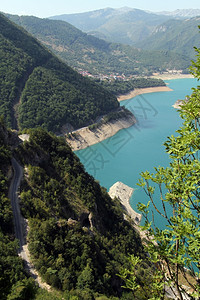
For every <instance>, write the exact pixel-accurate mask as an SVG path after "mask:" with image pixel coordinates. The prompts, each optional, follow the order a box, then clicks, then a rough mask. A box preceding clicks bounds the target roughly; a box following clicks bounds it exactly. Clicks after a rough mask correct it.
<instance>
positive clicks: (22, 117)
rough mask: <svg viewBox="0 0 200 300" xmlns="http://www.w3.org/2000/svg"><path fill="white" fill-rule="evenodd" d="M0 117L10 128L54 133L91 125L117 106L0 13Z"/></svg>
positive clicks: (89, 81)
mask: <svg viewBox="0 0 200 300" xmlns="http://www.w3.org/2000/svg"><path fill="white" fill-rule="evenodd" d="M0 32H1V34H0V57H1V66H0V68H1V69H0V79H1V80H0V93H1V94H0V115H4V117H5V121H6V124H7V125H9V126H10V127H12V128H16V129H20V130H22V129H24V128H32V127H37V126H41V127H43V128H46V129H48V130H51V131H54V132H56V131H59V130H60V129H61V127H62V125H64V124H70V125H71V126H73V127H74V128H78V127H81V126H83V125H85V124H88V123H92V122H93V121H94V120H95V118H96V117H97V116H99V115H102V114H105V113H107V112H109V111H111V110H113V109H115V108H117V107H118V106H119V104H118V102H117V99H116V98H115V97H114V96H113V95H111V94H110V93H109V92H108V91H106V90H104V89H103V88H102V87H99V86H98V85H96V84H95V83H94V82H92V81H91V80H89V79H87V78H83V77H82V76H81V75H79V74H78V73H77V72H75V71H73V70H72V69H71V68H70V67H68V66H67V65H66V64H64V63H63V62H61V61H60V60H59V59H57V58H56V57H55V56H54V55H52V54H51V53H50V52H49V51H48V50H47V49H45V48H44V47H43V46H42V45H41V44H40V43H39V42H38V41H37V40H36V39H34V38H33V37H31V36H30V35H29V34H28V33H27V32H25V31H24V30H23V29H21V28H19V27H17V26H16V25H14V24H12V23H11V22H10V21H9V20H8V19H7V18H5V17H4V16H3V15H0Z"/></svg>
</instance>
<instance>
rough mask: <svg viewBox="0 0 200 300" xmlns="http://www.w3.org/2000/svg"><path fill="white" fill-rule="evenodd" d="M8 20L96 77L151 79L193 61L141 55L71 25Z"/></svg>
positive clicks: (160, 54)
mask: <svg viewBox="0 0 200 300" xmlns="http://www.w3.org/2000/svg"><path fill="white" fill-rule="evenodd" d="M8 17H9V18H10V19H11V20H12V21H14V22H16V23H17V24H18V25H20V26H23V27H24V28H25V29H26V30H27V31H29V32H30V33H31V34H33V35H34V36H35V37H36V38H37V39H39V40H40V41H41V42H42V43H43V44H45V45H46V46H47V47H48V48H49V49H50V50H51V51H53V52H54V53H55V54H56V55H58V56H59V57H60V58H61V59H62V60H64V61H65V62H67V64H69V65H70V66H71V67H73V68H77V69H79V70H80V69H81V70H86V71H89V72H90V73H92V74H93V75H95V74H98V75H99V74H100V73H102V74H105V75H106V74H113V73H115V74H117V73H119V74H125V75H134V74H139V75H148V74H151V73H152V72H156V71H162V70H166V69H170V68H171V69H174V68H176V69H185V68H187V67H188V66H189V59H187V57H185V56H184V55H182V56H180V55H176V54H173V53H170V52H166V51H162V52H156V53H155V52H149V51H141V50H138V49H136V48H133V47H131V46H125V45H120V44H113V43H108V42H106V41H104V40H100V39H97V38H95V37H93V36H90V35H87V34H86V33H83V32H81V31H80V30H78V29H77V28H75V27H73V26H72V25H70V24H69V23H67V22H63V21H56V20H48V19H39V18H36V17H28V16H21V17H19V16H12V15H8Z"/></svg>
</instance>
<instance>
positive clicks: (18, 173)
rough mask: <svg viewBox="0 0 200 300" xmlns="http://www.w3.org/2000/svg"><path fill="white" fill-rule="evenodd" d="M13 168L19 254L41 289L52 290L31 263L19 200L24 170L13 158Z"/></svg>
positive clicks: (10, 196)
mask: <svg viewBox="0 0 200 300" xmlns="http://www.w3.org/2000/svg"><path fill="white" fill-rule="evenodd" d="M12 167H13V171H14V174H13V178H12V181H11V184H10V189H9V198H10V200H11V206H12V210H13V217H14V228H15V236H16V238H17V239H18V240H19V249H18V254H19V256H21V258H22V259H23V260H24V263H25V268H26V269H27V270H28V271H29V273H30V274H31V276H32V277H33V278H34V279H35V280H36V281H37V283H38V284H39V286H40V287H41V288H45V289H47V290H50V288H51V287H50V286H49V285H48V284H46V283H44V282H42V281H41V278H40V277H39V275H38V273H37V271H36V270H35V268H34V266H33V265H32V264H31V262H30V255H29V251H28V247H27V244H26V239H25V237H24V231H25V230H24V219H23V217H22V216H21V212H20V206H19V199H18V188H19V185H20V182H21V179H22V176H23V168H22V167H21V166H20V165H19V164H18V162H17V161H16V160H15V159H14V158H12Z"/></svg>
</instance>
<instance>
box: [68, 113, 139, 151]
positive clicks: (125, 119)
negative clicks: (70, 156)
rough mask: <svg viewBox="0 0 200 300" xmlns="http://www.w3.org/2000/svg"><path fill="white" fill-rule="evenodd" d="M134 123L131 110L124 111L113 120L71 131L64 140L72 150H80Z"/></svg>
mask: <svg viewBox="0 0 200 300" xmlns="http://www.w3.org/2000/svg"><path fill="white" fill-rule="evenodd" d="M135 123H136V118H135V117H134V115H133V114H132V113H131V112H126V113H124V114H123V115H122V116H121V117H120V116H119V117H118V118H117V119H115V120H110V121H108V122H103V121H101V122H99V123H96V124H94V125H91V126H88V127H84V128H81V129H78V130H76V131H73V132H72V133H71V134H70V135H68V136H66V140H67V143H68V144H69V145H70V146H71V148H72V150H74V151H76V150H81V149H85V148H87V147H89V146H91V145H94V144H97V143H99V142H101V141H103V140H105V139H107V138H109V137H111V136H113V135H115V134H116V133H117V132H118V131H119V130H121V129H124V128H128V127H131V126H132V125H134V124H135ZM93 126H94V128H93Z"/></svg>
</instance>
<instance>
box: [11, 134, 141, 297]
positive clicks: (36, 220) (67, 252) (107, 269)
mask: <svg viewBox="0 0 200 300" xmlns="http://www.w3.org/2000/svg"><path fill="white" fill-rule="evenodd" d="M15 153H16V155H17V157H18V158H20V159H21V161H22V163H23V164H24V166H26V171H25V177H24V181H23V184H22V186H21V196H20V197H21V208H22V213H23V215H24V216H25V217H26V218H28V219H29V226H30V230H29V234H28V241H29V250H30V252H31V255H32V258H33V261H34V265H35V266H36V268H37V269H38V271H39V272H40V274H41V275H42V277H43V279H44V280H45V281H46V282H48V283H49V284H50V285H52V286H53V287H55V288H57V289H60V290H62V291H72V290H74V293H75V294H76V295H79V296H80V298H77V299H94V298H93V297H94V295H95V297H97V296H98V295H99V296H100V295H101V294H104V295H107V296H108V297H111V296H115V297H116V298H115V299H118V298H120V299H126V300H127V299H131V297H132V294H131V293H130V295H129V293H127V292H126V291H125V290H123V289H122V288H121V285H122V282H121V279H120V278H119V277H118V276H117V275H116V274H118V273H119V271H120V269H121V267H122V265H124V266H126V265H127V264H128V260H126V256H127V254H129V253H130V254H137V255H139V256H141V257H143V258H144V259H145V256H144V254H142V246H141V241H140V238H139V237H138V234H137V233H136V232H135V230H134V228H133V227H132V226H131V224H130V223H129V222H127V221H125V220H124V217H123V212H122V208H121V205H120V203H119V201H118V200H117V199H115V200H111V198H110V197H109V196H108V194H107V192H106V190H105V189H104V188H101V187H100V186H99V184H98V183H97V182H96V181H95V180H94V179H93V177H92V176H90V175H89V174H88V173H86V172H85V171H84V168H83V166H82V164H81V163H80V161H79V159H78V158H77V157H76V156H75V155H74V154H73V153H72V151H71V149H70V148H69V146H68V145H67V144H66V143H65V141H64V140H63V139H62V138H57V137H55V136H53V135H52V134H49V133H47V132H46V131H44V130H42V129H35V130H31V131H30V140H29V142H24V144H23V145H20V146H19V147H18V149H17V150H16V151H15ZM92 295H93V296H92ZM66 299H68V298H66ZM95 299H96V298H95ZM105 299H107V298H105ZM112 299H114V298H112Z"/></svg>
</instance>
